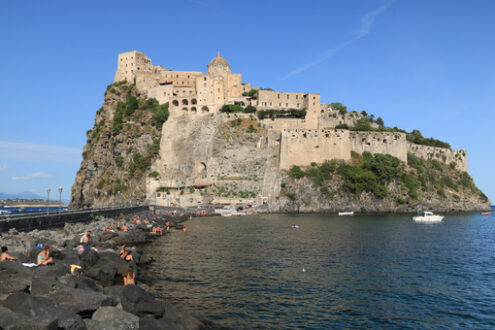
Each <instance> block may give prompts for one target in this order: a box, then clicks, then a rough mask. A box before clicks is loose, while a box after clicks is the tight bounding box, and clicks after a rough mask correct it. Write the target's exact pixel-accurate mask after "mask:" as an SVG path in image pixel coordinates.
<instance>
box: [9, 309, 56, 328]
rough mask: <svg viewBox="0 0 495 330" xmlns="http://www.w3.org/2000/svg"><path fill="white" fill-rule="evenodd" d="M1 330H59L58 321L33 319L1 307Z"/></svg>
mask: <svg viewBox="0 0 495 330" xmlns="http://www.w3.org/2000/svg"><path fill="white" fill-rule="evenodd" d="M0 329H5V330H10V329H15V330H32V329H37V330H38V329H39V330H57V329H58V320H57V319H52V320H43V319H39V318H31V317H28V316H26V315H24V314H21V313H16V312H14V311H11V310H10V309H8V308H5V307H0Z"/></svg>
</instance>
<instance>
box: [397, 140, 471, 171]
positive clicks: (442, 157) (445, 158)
mask: <svg viewBox="0 0 495 330" xmlns="http://www.w3.org/2000/svg"><path fill="white" fill-rule="evenodd" d="M407 151H408V152H410V153H412V154H414V155H416V156H417V157H419V158H423V159H436V160H437V161H439V162H442V163H445V164H449V165H450V164H451V163H454V164H455V168H456V169H458V170H460V171H464V172H468V164H467V154H466V150H463V149H460V150H453V149H447V148H439V147H430V146H424V145H419V144H414V143H410V142H408V143H407Z"/></svg>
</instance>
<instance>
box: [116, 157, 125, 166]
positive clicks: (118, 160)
mask: <svg viewBox="0 0 495 330" xmlns="http://www.w3.org/2000/svg"><path fill="white" fill-rule="evenodd" d="M115 164H117V166H118V167H122V165H124V157H122V156H118V157H117V158H115Z"/></svg>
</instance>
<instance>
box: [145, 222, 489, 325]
mask: <svg viewBox="0 0 495 330" xmlns="http://www.w3.org/2000/svg"><path fill="white" fill-rule="evenodd" d="M291 224H298V225H299V226H300V228H299V229H292V228H291ZM186 225H187V227H188V231H187V233H182V232H180V231H175V232H173V233H172V234H171V235H167V236H166V237H163V238H160V239H158V240H156V241H154V242H153V243H152V244H151V245H149V246H147V247H146V248H145V249H146V252H147V253H150V254H151V255H153V256H154V258H155V259H156V260H157V261H156V262H155V263H154V264H152V265H150V266H149V268H148V269H147V272H149V273H150V274H149V275H150V276H152V277H154V278H157V279H158V280H157V281H156V283H155V284H154V285H153V286H152V290H153V291H154V293H155V294H156V295H158V296H160V297H162V298H164V299H165V300H168V301H170V302H173V303H176V304H179V305H182V306H184V307H187V308H189V309H191V310H194V311H197V312H200V313H201V314H203V315H205V316H206V317H207V318H208V319H210V320H212V321H213V322H214V323H215V324H217V325H219V326H222V327H228V328H233V329H238V328H260V327H261V328H330V327H373V328H404V327H411V328H424V327H435V328H466V327H474V328H493V327H495V255H494V253H495V217H494V216H481V215H479V214H471V215H447V216H446V218H445V219H444V221H443V222H441V223H437V224H419V223H414V222H413V221H412V220H411V216H405V215H404V216H396V215H393V216H392V215H390V216H354V217H338V216H331V215H297V216H287V215H270V216H259V217H257V216H256V217H254V216H253V217H230V218H225V217H224V218H222V217H209V218H195V219H193V220H191V221H188V222H187V223H186Z"/></svg>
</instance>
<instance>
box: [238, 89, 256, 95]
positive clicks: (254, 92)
mask: <svg viewBox="0 0 495 330" xmlns="http://www.w3.org/2000/svg"><path fill="white" fill-rule="evenodd" d="M256 94H258V90H257V89H251V90H250V91H249V92H244V93H242V96H249V97H252V96H254V95H256Z"/></svg>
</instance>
